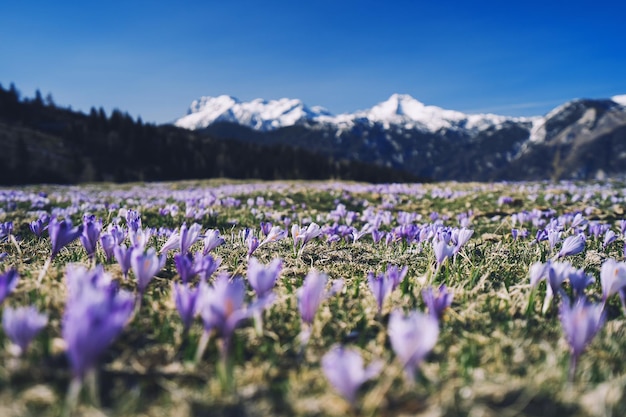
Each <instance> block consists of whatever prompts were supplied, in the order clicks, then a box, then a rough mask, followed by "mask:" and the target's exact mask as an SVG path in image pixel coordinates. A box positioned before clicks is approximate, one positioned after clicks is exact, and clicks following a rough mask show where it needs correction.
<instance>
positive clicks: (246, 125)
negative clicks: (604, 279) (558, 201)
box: [174, 94, 626, 181]
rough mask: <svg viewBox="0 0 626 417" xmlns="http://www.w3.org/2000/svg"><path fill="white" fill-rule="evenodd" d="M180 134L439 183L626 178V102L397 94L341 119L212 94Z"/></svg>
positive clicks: (198, 103) (290, 102) (300, 106)
mask: <svg viewBox="0 0 626 417" xmlns="http://www.w3.org/2000/svg"><path fill="white" fill-rule="evenodd" d="M174 124H175V125H176V126H178V127H181V128H185V129H190V130H194V131H196V132H198V133H200V134H207V135H211V136H212V137H217V138H221V139H227V140H237V141H244V142H254V143H261V144H270V145H286V146H292V147H295V148H304V149H307V150H310V151H313V152H317V153H320V154H323V155H327V156H330V157H333V158H348V159H351V160H356V161H361V162H366V163H373V164H377V165H380V166H386V167H390V168H395V169H402V170H406V171H408V172H410V173H411V174H413V175H416V176H419V177H421V178H430V179H433V180H464V181H468V180H480V181H486V180H542V179H549V178H552V179H590V178H598V177H603V176H607V175H610V176H613V175H621V174H625V173H626V95H621V96H614V97H612V98H608V99H600V100H598V99H577V100H572V101H569V102H567V103H564V104H563V105H561V106H558V107H556V108H555V109H553V110H552V111H551V112H549V113H548V114H546V115H544V116H537V117H527V118H522V117H508V116H501V115H495V114H465V113H462V112H458V111H454V110H446V109H442V108H440V107H436V106H429V105H425V104H423V103H421V102H420V101H418V100H416V99H414V98H413V97H411V96H409V95H403V94H394V95H392V96H391V97H390V98H389V99H388V100H386V101H384V102H381V103H379V104H377V105H375V106H374V107H372V108H370V109H367V110H362V111H357V112H354V113H345V114H339V115H333V114H331V113H330V112H329V111H328V110H326V109H325V108H323V107H319V106H317V107H308V106H306V105H305V104H304V103H303V102H302V101H300V100H296V99H280V100H269V101H267V100H262V99H257V100H253V101H250V102H241V101H239V100H237V99H236V98H234V97H230V96H219V97H202V98H200V99H198V100H195V101H193V102H192V104H191V106H190V108H189V110H188V112H187V114H186V115H185V116H182V117H180V118H179V119H177V120H176V121H175V122H174Z"/></svg>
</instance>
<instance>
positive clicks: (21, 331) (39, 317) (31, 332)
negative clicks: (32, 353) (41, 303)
mask: <svg viewBox="0 0 626 417" xmlns="http://www.w3.org/2000/svg"><path fill="white" fill-rule="evenodd" d="M46 324H48V316H47V315H46V314H43V313H40V312H39V311H38V310H37V308H36V307H34V306H29V307H18V308H16V309H13V308H11V307H6V308H5V309H4V311H3V313H2V328H3V329H4V332H5V333H6V335H7V336H8V337H9V339H11V342H12V343H13V344H15V345H16V346H17V347H18V348H19V352H18V354H20V355H21V354H23V353H24V352H26V349H28V345H30V342H31V341H32V340H33V338H34V337H35V336H37V334H38V333H39V332H40V331H41V329H43V328H44V327H45V326H46Z"/></svg>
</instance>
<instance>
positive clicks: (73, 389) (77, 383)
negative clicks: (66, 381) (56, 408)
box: [62, 377, 83, 417]
mask: <svg viewBox="0 0 626 417" xmlns="http://www.w3.org/2000/svg"><path fill="white" fill-rule="evenodd" d="M82 388H83V381H82V380H81V379H80V378H78V377H74V378H72V381H71V382H70V386H69V387H68V389H67V396H66V397H65V406H64V408H63V413H62V416H63V417H69V416H70V415H72V412H73V411H74V410H76V407H77V406H78V396H79V395H80V391H81V389H82Z"/></svg>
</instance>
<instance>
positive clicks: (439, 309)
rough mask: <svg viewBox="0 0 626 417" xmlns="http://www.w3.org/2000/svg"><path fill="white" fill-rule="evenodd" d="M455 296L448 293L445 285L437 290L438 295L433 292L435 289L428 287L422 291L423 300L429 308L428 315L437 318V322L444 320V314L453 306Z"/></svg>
mask: <svg viewBox="0 0 626 417" xmlns="http://www.w3.org/2000/svg"><path fill="white" fill-rule="evenodd" d="M452 298H453V295H452V293H450V292H449V291H448V288H447V287H446V285H445V284H441V286H440V287H439V289H438V290H437V294H435V291H434V290H433V287H431V286H428V287H426V288H424V289H423V290H422V300H424V304H426V307H428V314H430V315H431V316H433V317H435V318H436V319H437V320H441V319H442V318H443V314H444V313H445V311H446V309H447V308H448V307H450V305H451V304H452Z"/></svg>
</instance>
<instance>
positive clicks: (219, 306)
mask: <svg viewBox="0 0 626 417" xmlns="http://www.w3.org/2000/svg"><path fill="white" fill-rule="evenodd" d="M200 285H201V290H200V291H201V292H200V299H199V300H198V312H199V313H200V317H202V322H203V324H204V330H205V333H207V334H209V333H210V332H211V331H216V332H217V333H218V334H219V335H221V336H222V339H223V340H224V343H225V344H226V345H228V344H229V343H230V338H231V336H232V333H233V331H234V330H235V328H236V327H237V325H238V324H239V322H241V320H243V319H245V318H247V317H249V316H250V311H248V309H247V308H246V306H245V304H244V297H245V294H246V287H245V285H244V283H243V280H242V279H241V278H239V277H236V278H233V279H232V280H231V279H230V278H229V276H228V274H226V273H223V274H220V275H218V277H217V278H216V279H215V283H214V284H213V286H209V285H207V284H206V283H204V282H203V283H201V284H200ZM226 349H227V348H226Z"/></svg>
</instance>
